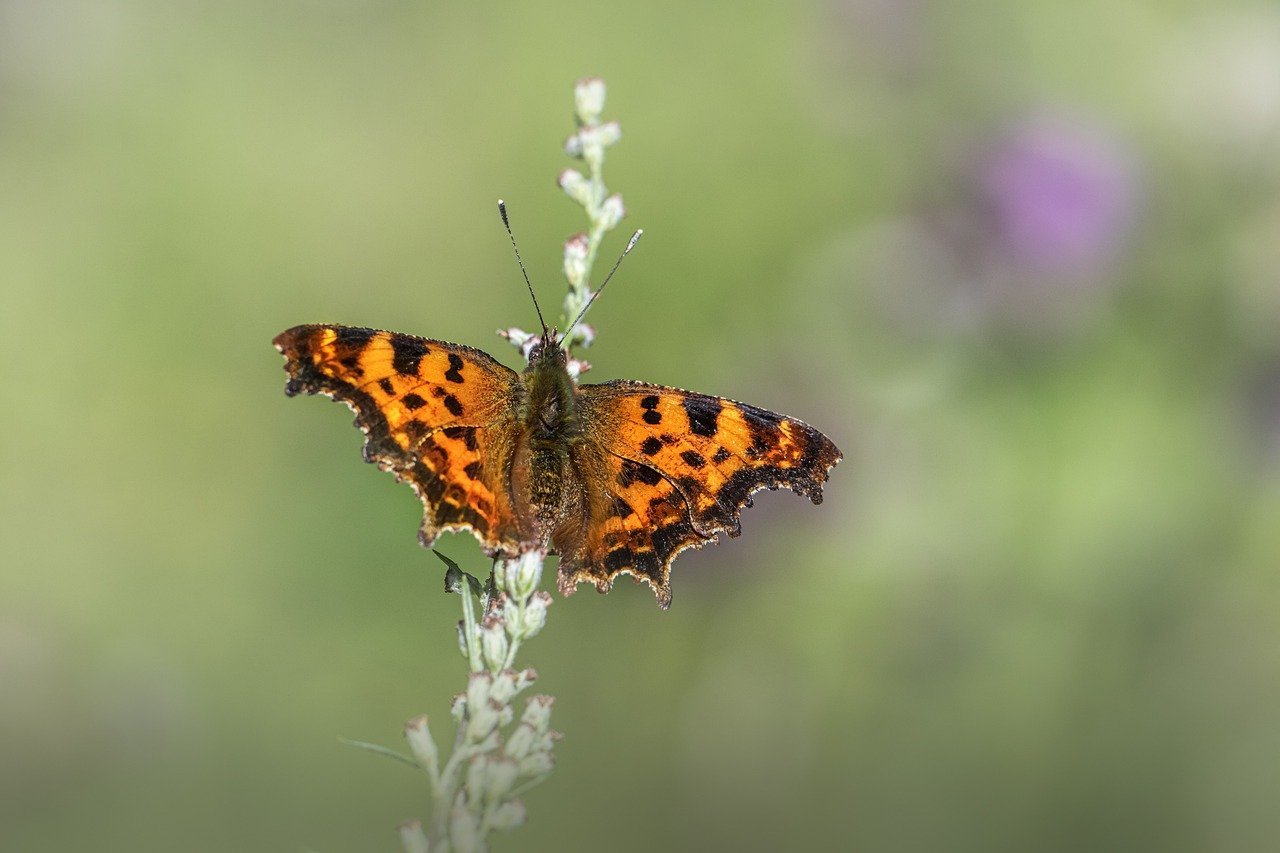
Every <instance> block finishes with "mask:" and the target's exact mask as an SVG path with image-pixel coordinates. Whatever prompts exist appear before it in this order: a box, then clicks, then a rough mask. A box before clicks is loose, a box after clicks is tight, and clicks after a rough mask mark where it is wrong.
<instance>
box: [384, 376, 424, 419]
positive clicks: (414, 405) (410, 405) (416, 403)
mask: <svg viewBox="0 0 1280 853" xmlns="http://www.w3.org/2000/svg"><path fill="white" fill-rule="evenodd" d="M384 381H385V380H384ZM400 402H401V403H403V404H404V407H405V408H406V409H408V410H409V411H411V412H414V411H417V410H418V409H421V408H422V407H423V406H425V405H426V404H427V401H426V400H424V399H422V398H421V397H419V396H418V395H417V394H413V393H409V394H405V395H404V396H403V397H401V398H400Z"/></svg>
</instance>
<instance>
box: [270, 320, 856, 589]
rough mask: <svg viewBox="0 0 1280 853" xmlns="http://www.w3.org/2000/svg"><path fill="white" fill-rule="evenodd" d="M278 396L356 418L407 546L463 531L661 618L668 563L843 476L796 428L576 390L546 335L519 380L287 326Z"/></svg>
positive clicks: (410, 345) (343, 334)
mask: <svg viewBox="0 0 1280 853" xmlns="http://www.w3.org/2000/svg"><path fill="white" fill-rule="evenodd" d="M273 343H274V344H275V346H276V348H277V349H278V350H280V352H281V353H283V354H284V357H285V360H286V363H285V370H286V371H288V373H289V382H288V384H287V385H286V386H285V393H286V394H287V395H289V396H291V397H292V396H294V395H296V394H323V395H325V396H328V397H332V398H333V399H335V400H341V401H342V402H344V403H346V404H347V405H348V406H350V407H351V408H352V410H354V411H355V413H356V420H355V423H356V426H358V427H359V428H360V429H361V430H362V431H363V432H364V433H365V436H366V439H365V446H364V457H365V460H366V461H368V462H372V463H374V464H376V465H377V466H378V467H379V468H381V469H383V470H384V471H390V472H391V473H392V474H394V475H395V477H396V478H397V479H398V480H401V481H403V482H406V483H408V484H409V485H411V486H412V487H413V489H414V491H415V492H417V494H418V497H419V498H421V499H422V503H423V507H424V518H423V521H422V528H421V531H420V533H419V539H420V540H421V542H422V544H423V545H424V546H430V545H431V544H432V543H433V542H434V541H435V539H436V537H437V536H438V535H439V534H440V533H441V532H442V531H445V530H469V531H471V532H472V533H473V534H475V536H476V538H477V539H479V540H480V543H481V545H482V546H483V547H484V549H485V551H486V552H487V553H489V554H490V555H491V556H499V555H507V556H511V555H514V554H516V553H518V552H520V551H522V550H528V549H529V548H543V549H546V550H548V551H549V552H550V553H557V554H559V555H560V569H559V577H558V585H559V587H560V591H561V592H562V593H563V594H565V595H569V594H570V593H572V592H573V591H574V588H575V587H576V586H577V585H578V584H579V583H581V582H583V581H589V582H591V583H594V584H595V586H596V588H597V589H598V590H599V591H600V592H608V591H609V588H610V587H611V586H612V585H613V581H614V579H615V578H616V577H617V576H618V575H621V574H630V575H633V576H634V577H635V578H637V579H638V580H641V581H644V582H645V583H647V584H649V586H651V587H652V588H653V591H654V593H655V594H656V595H657V598H658V603H659V604H660V605H661V606H662V607H663V608H664V609H665V608H667V607H669V606H670V604H671V582H670V579H671V563H672V561H673V560H674V559H675V558H676V555H677V554H679V553H680V552H681V551H683V550H684V549H685V548H700V547H702V546H703V545H706V544H708V543H709V542H714V541H716V539H717V534H719V533H722V532H723V533H728V534H729V535H730V536H737V535H738V534H739V533H740V532H741V527H740V525H739V515H740V514H741V511H742V508H743V507H744V506H750V505H751V494H752V493H753V492H756V491H759V490H760V489H777V488H780V487H787V488H789V489H791V490H792V491H794V492H796V493H797V494H800V495H804V496H806V497H808V498H809V499H810V500H811V501H813V502H814V503H815V504H817V503H821V502H822V484H823V483H824V482H825V481H826V479H827V474H828V472H829V471H830V470H831V468H833V467H834V466H835V465H836V463H837V462H839V461H840V460H841V458H842V456H841V453H840V450H839V449H838V448H837V447H836V446H835V444H833V443H832V442H831V440H830V439H828V438H827V437H826V436H825V435H823V434H822V433H820V432H818V431H817V430H815V429H813V428H812V427H810V426H808V425H807V424H804V423H802V422H800V421H798V420H795V419H794V418H789V417H787V416H785V415H780V414H777V413H776V412H771V411H768V410H766V409H760V408H757V407H755V406H749V405H747V404H745V403H737V402H734V401H733V400H726V399H724V398H722V397H711V396H708V395H706V394H695V393H693V392H692V391H683V390H681V389H679V388H667V387H663V386H661V385H650V384H647V383H644V382H633V381H628V380H615V381H612V382H605V383H603V384H598V385H579V384H577V383H576V382H575V381H574V379H573V378H572V376H571V375H570V373H569V370H568V354H567V353H566V352H565V350H564V349H563V348H562V346H561V340H560V339H559V338H557V336H556V333H555V332H554V331H553V330H547V329H546V328H545V327H544V329H543V333H542V336H541V338H540V339H539V340H538V341H537V343H535V344H534V345H533V347H532V349H531V350H530V351H529V361H528V366H526V367H525V369H524V371H523V372H521V373H516V372H515V371H513V370H511V369H510V368H508V367H505V366H503V365H502V364H499V363H498V362H497V361H496V360H495V359H493V358H492V357H490V356H489V355H487V354H486V353H484V352H481V351H480V350H478V349H473V348H471V347H467V346H461V345H459V344H451V343H445V342H444V341H435V340H428V339H425V338H418V337H414V336H412V335H404V334H400V333H398V332H385V331H378V330H375V329H363V328H355V327H351V326H330V325H306V326H296V327H294V328H292V329H289V330H288V331H286V332H282V333H281V334H279V335H278V336H277V337H276V338H275V340H274V341H273Z"/></svg>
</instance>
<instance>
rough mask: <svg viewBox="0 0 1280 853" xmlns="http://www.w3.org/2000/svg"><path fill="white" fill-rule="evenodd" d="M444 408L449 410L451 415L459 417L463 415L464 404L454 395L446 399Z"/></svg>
mask: <svg viewBox="0 0 1280 853" xmlns="http://www.w3.org/2000/svg"><path fill="white" fill-rule="evenodd" d="M444 407H445V408H446V409H448V410H449V414H451V415H453V416H454V417H457V416H459V415H461V414H462V404H461V403H459V402H458V398H457V397H455V396H453V395H452V394H450V395H448V396H447V397H445V398H444Z"/></svg>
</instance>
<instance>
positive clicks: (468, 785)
mask: <svg viewBox="0 0 1280 853" xmlns="http://www.w3.org/2000/svg"><path fill="white" fill-rule="evenodd" d="M488 769H489V756H487V755H477V756H475V757H473V758H472V759H471V760H470V761H468V762H467V775H466V778H464V779H463V780H462V787H463V790H465V791H466V792H467V802H468V803H470V804H471V805H472V806H473V807H474V808H476V809H477V810H478V809H479V807H480V804H481V803H483V802H484V791H485V785H486V783H487V781H488V780H487V779H486V778H485V776H486V774H487V772H488Z"/></svg>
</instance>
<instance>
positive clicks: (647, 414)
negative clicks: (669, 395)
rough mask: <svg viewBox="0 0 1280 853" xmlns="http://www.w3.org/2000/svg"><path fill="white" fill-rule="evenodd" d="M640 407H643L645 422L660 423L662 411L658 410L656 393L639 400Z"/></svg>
mask: <svg viewBox="0 0 1280 853" xmlns="http://www.w3.org/2000/svg"><path fill="white" fill-rule="evenodd" d="M640 408H642V409H644V414H643V415H641V417H642V418H644V422H645V423H647V424H660V423H662V413H661V412H659V411H658V395H657V394H650V395H649V396H647V397H643V398H641V400H640Z"/></svg>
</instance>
